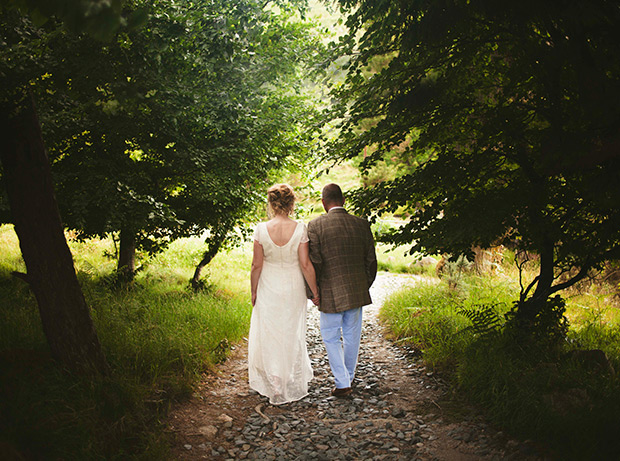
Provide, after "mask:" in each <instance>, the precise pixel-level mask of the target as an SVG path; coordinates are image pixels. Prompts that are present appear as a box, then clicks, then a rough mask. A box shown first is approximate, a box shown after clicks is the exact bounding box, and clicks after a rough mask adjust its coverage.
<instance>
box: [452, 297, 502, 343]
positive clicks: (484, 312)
mask: <svg viewBox="0 0 620 461" xmlns="http://www.w3.org/2000/svg"><path fill="white" fill-rule="evenodd" d="M457 313H459V314H461V315H464V316H465V317H466V318H467V319H468V320H469V321H470V322H471V326H470V327H467V328H468V329H471V331H472V333H473V334H474V337H477V338H480V339H481V341H487V340H489V339H491V338H494V337H496V336H497V335H498V334H499V333H500V331H501V328H502V327H503V326H504V319H503V316H500V314H499V312H498V306H496V305H493V304H487V305H481V306H473V307H471V308H469V309H467V308H463V309H458V310H457Z"/></svg>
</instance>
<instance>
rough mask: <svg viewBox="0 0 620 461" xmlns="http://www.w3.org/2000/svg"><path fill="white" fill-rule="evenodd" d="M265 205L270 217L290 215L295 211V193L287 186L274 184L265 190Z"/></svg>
mask: <svg viewBox="0 0 620 461" xmlns="http://www.w3.org/2000/svg"><path fill="white" fill-rule="evenodd" d="M267 203H268V204H269V211H270V214H272V215H274V216H275V215H277V214H284V215H287V216H288V215H290V214H291V213H293V210H294V209H295V192H294V191H293V188H292V187H291V186H289V185H288V184H274V185H273V186H271V187H270V188H269V189H268V190H267Z"/></svg>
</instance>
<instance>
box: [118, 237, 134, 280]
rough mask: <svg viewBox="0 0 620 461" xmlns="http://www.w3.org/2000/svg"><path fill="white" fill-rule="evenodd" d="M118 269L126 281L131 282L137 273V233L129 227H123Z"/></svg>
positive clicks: (122, 278)
mask: <svg viewBox="0 0 620 461" xmlns="http://www.w3.org/2000/svg"><path fill="white" fill-rule="evenodd" d="M117 270H118V274H119V276H120V278H121V280H122V281H124V282H131V281H132V280H133V278H134V276H135V275H136V234H135V233H134V232H132V231H131V230H129V229H128V228H122V229H121V237H120V244H119V250H118V267H117Z"/></svg>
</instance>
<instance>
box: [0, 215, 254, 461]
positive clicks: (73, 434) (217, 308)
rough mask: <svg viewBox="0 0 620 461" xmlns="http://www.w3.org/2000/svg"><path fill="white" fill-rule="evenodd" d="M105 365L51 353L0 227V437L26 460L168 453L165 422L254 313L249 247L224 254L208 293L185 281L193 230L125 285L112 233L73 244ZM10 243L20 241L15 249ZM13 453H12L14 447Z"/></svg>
mask: <svg viewBox="0 0 620 461" xmlns="http://www.w3.org/2000/svg"><path fill="white" fill-rule="evenodd" d="M70 246H71V249H72V252H73V254H74V255H75V262H76V268H77V270H78V278H79V280H80V283H81V285H82V288H83V291H84V294H85V297H86V299H87V303H88V305H89V306H90V307H91V313H92V317H93V321H94V324H95V328H96V330H97V333H98V336H99V340H100V342H101V344H102V347H103V350H104V353H105V354H106V357H107V360H108V362H109V363H110V365H111V369H112V372H111V374H110V375H109V376H107V377H100V378H96V379H92V378H86V377H79V376H74V375H70V374H67V373H65V372H62V371H60V370H59V369H58V368H57V367H56V366H55V364H54V363H53V362H52V361H51V358H50V354H49V350H48V347H47V343H46V340H45V337H44V335H43V332H42V328H41V322H40V318H39V314H38V310H37V305H36V301H35V299H34V297H33V296H32V294H31V293H30V290H29V289H28V287H27V285H26V284H25V283H24V282H23V281H21V280H19V279H16V278H14V277H12V276H11V275H10V273H11V271H13V270H21V271H23V270H24V268H23V262H22V261H21V257H20V254H19V249H18V246H17V241H16V238H15V236H14V233H13V231H12V228H10V226H2V227H0V299H2V304H1V305H0V415H2V417H1V418H0V445H1V446H2V450H4V451H7V452H9V455H10V454H11V453H10V452H11V451H14V452H19V453H21V455H23V456H25V457H26V458H27V459H106V460H113V459H118V460H120V459H145V460H146V459H148V460H152V459H166V456H167V454H166V453H167V447H168V442H167V440H166V438H165V436H164V433H163V431H162V428H163V426H162V422H163V421H164V419H165V414H166V411H167V409H168V406H169V405H170V402H172V401H173V400H176V399H182V398H184V397H185V396H188V395H189V394H190V392H191V390H192V387H193V385H194V384H195V383H196V382H197V380H198V379H199V377H200V376H201V374H202V373H203V372H205V371H207V370H209V369H210V368H211V367H213V366H214V364H215V363H217V362H219V361H221V360H223V359H225V356H226V353H227V351H228V350H227V349H228V348H229V345H231V344H232V345H233V347H234V344H235V342H237V341H239V340H240V339H241V338H242V337H243V336H244V335H245V334H246V333H247V329H248V326H249V319H250V312H251V309H250V303H249V283H248V282H247V278H248V274H249V261H248V257H247V249H245V248H239V249H236V250H233V251H231V252H230V253H227V254H221V255H218V256H217V257H216V259H215V260H214V261H213V262H212V265H213V267H214V269H213V276H212V277H211V278H210V283H212V284H213V289H212V290H210V291H208V292H200V293H193V292H191V291H190V290H189V289H188V281H189V279H190V277H191V275H192V273H193V269H194V264H195V263H196V262H197V261H198V258H199V256H200V250H201V241H200V239H184V240H180V241H178V242H174V243H173V244H172V245H171V247H170V248H169V249H168V250H167V251H166V252H164V253H162V254H161V255H158V256H157V257H154V258H150V259H144V260H142V261H141V264H143V270H142V271H141V272H140V273H139V275H138V276H137V277H136V281H135V282H134V283H133V284H131V285H125V286H117V288H113V287H111V286H110V284H108V283H106V276H107V274H109V273H110V272H111V270H113V268H114V266H115V262H114V260H113V259H111V258H110V256H106V254H108V255H109V254H110V253H113V245H112V243H111V242H110V241H107V240H106V241H98V240H91V241H86V242H70ZM16 248H17V250H16ZM13 454H15V453H13Z"/></svg>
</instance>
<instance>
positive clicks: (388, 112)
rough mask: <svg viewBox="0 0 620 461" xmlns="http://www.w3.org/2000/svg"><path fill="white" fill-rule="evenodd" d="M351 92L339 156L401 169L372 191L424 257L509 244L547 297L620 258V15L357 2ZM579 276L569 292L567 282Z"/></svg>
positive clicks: (539, 6)
mask: <svg viewBox="0 0 620 461" xmlns="http://www.w3.org/2000/svg"><path fill="white" fill-rule="evenodd" d="M340 4H341V6H342V7H343V8H345V9H348V10H349V11H350V14H349V17H348V22H347V24H348V25H349V27H350V34H349V36H348V37H347V38H346V39H345V40H343V41H342V42H341V43H340V46H339V48H338V50H337V52H338V53H339V54H340V55H346V56H349V64H348V77H347V80H346V82H345V83H344V84H343V85H342V86H340V87H338V88H335V89H334V95H335V97H336V98H337V100H338V101H339V105H338V107H337V108H336V110H335V111H334V112H333V114H332V117H333V118H334V119H335V120H338V121H339V129H340V133H339V137H338V139H337V140H336V141H334V142H332V143H331V145H330V146H329V147H330V153H331V155H332V156H333V157H334V158H337V159H339V158H353V157H356V156H358V155H360V154H361V153H362V152H364V151H365V152H366V153H367V156H366V157H365V158H364V161H363V162H362V168H363V169H364V170H366V171H367V170H369V169H370V168H371V167H372V165H373V164H375V163H376V162H378V161H379V160H382V159H385V158H388V159H392V160H396V161H397V162H398V163H399V165H400V167H401V169H400V172H399V175H397V177H396V178H395V179H392V180H386V181H384V182H382V183H380V184H378V185H377V186H376V187H373V188H365V189H362V190H359V191H357V193H355V194H354V196H353V199H354V201H355V203H356V205H357V206H358V207H359V209H360V210H361V211H362V212H363V213H366V214H373V215H375V216H378V215H380V214H381V213H382V212H385V211H387V212H395V211H396V210H399V211H402V212H404V213H406V214H407V215H408V219H407V221H406V223H405V224H404V225H403V226H402V227H401V228H400V229H398V230H397V231H395V232H393V233H392V234H391V235H389V236H388V238H387V240H388V241H390V242H392V243H395V244H403V243H410V244H411V245H412V248H411V249H412V251H420V252H430V253H438V252H442V253H444V252H446V253H450V254H453V255H458V254H462V253H468V252H469V251H470V250H471V248H472V246H476V245H479V246H482V247H488V246H490V245H494V244H499V243H506V244H510V245H513V246H515V247H516V248H517V249H518V250H522V251H532V252H536V253H537V254H538V255H540V258H541V269H540V274H539V275H538V276H537V277H536V279H535V280H534V281H532V283H531V285H530V286H529V287H528V288H525V287H524V289H523V292H522V299H523V298H525V297H526V296H527V295H528V293H529V292H530V290H531V289H533V288H534V287H536V290H535V291H534V292H533V293H534V295H535V296H536V297H542V298H545V297H547V296H548V295H550V294H551V293H553V292H555V291H558V290H560V289H562V288H565V287H566V286H569V285H570V284H572V283H575V282H576V281H577V280H578V279H580V278H582V277H583V276H585V275H586V274H587V272H588V270H589V269H591V268H595V267H597V266H598V265H599V264H601V262H602V261H604V260H605V259H609V258H617V257H618V256H619V251H620V250H619V245H618V244H619V243H620V207H619V206H618V205H619V204H620V188H618V184H619V183H620V155H619V153H620V136H619V128H620V54H619V53H618V48H617V43H619V40H620V8H619V7H618V3H617V2H615V1H605V0H602V1H600V0H596V1H595V0H592V1H581V0H579V1H578V0H569V1H561V2H560V1H550V2H534V1H510V2H495V1H490V0H478V1H461V0H451V1H447V2H435V1H422V2H400V1H393V0H389V1H384V2H376V1H372V0H360V1H354V0H341V1H340ZM569 272H570V274H571V275H570V276H569V277H568V278H565V279H564V280H563V281H562V282H558V281H557V280H556V282H555V284H554V279H556V278H557V277H559V276H560V275H562V274H566V273H569Z"/></svg>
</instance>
